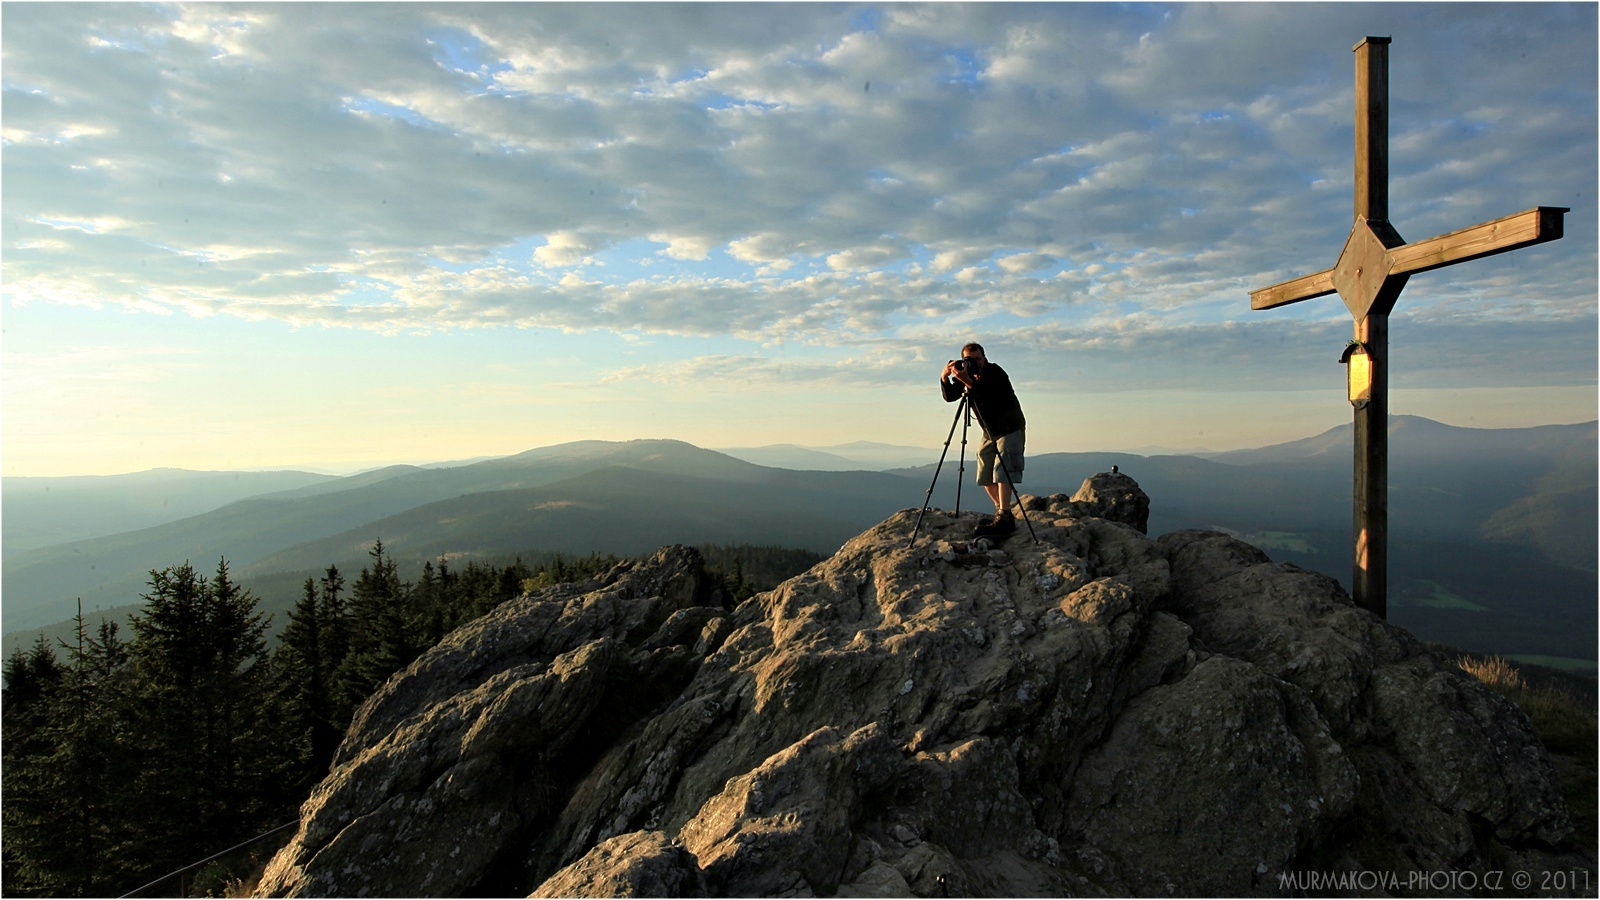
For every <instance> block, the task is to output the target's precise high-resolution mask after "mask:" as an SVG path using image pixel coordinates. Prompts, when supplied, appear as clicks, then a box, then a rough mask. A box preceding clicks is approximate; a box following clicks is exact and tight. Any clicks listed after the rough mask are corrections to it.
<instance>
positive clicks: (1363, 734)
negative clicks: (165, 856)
mask: <svg viewBox="0 0 1600 900" xmlns="http://www.w3.org/2000/svg"><path fill="white" fill-rule="evenodd" d="M1024 501H1025V505H1026V507H1027V511H1028V512H1027V521H1026V522H1023V521H1020V520H1019V522H1018V529H1017V531H1016V533H1015V534H1012V535H1010V536H1009V537H1007V538H1005V539H1003V540H1001V541H999V542H997V543H995V544H994V545H993V546H988V545H982V544H974V543H973V542H971V540H970V535H971V533H972V529H973V526H974V525H975V522H976V515H975V514H964V515H961V516H959V517H954V516H951V515H949V514H946V513H943V512H940V511H937V510H935V511H931V512H929V513H928V515H927V516H926V518H925V519H924V521H923V522H922V524H921V528H920V531H919V533H918V536H917V539H916V541H915V542H914V543H913V542H912V541H911V540H910V538H911V535H912V532H913V530H914V528H916V526H917V518H918V511H917V510H906V511H903V512H901V513H899V514H897V515H895V516H893V517H891V518H890V519H888V520H887V521H885V522H883V523H881V524H879V525H878V526H877V527H875V528H872V529H871V530H869V531H867V532H866V533H864V534H861V535H859V536H858V537H856V538H855V539H853V540H851V541H850V542H849V543H848V544H846V545H845V546H844V547H843V548H841V549H840V550H839V552H838V553H836V554H835V555H834V556H833V557H832V558H831V559H829V560H827V561H825V562H823V563H821V564H819V565H817V566H816V567H815V568H813V569H811V570H810V571H809V572H806V573H805V574H803V575H800V576H798V577H796V578H793V579H791V580H790V581H788V582H786V583H784V584H783V585H781V586H780V587H778V588H777V589H775V590H773V591H770V592H768V593H765V594H761V595H758V596H756V597H755V598H753V599H751V600H749V601H747V602H745V603H743V604H742V605H739V606H737V607H736V608H729V606H728V605H727V604H726V603H724V601H723V598H722V597H721V596H720V594H719V593H718V591H717V590H716V588H715V587H714V585H713V582H712V580H711V579H709V578H707V577H706V576H705V575H704V574H703V573H702V572H701V571H700V568H699V565H698V562H699V560H698V557H697V555H696V554H695V552H694V551H693V550H690V549H687V548H684V547H671V548H665V549H663V550H661V551H659V552H658V553H657V554H656V555H655V556H654V557H652V558H650V559H648V560H645V561H643V562H641V563H638V564H628V565H622V566H619V567H617V568H616V569H615V570H613V571H611V572H609V573H607V574H605V575H603V576H601V577H599V578H596V579H594V580H592V581H590V582H588V583H585V584H578V585H563V586H558V587H554V588H549V589H546V590H543V591H540V592H538V593H535V594H531V595H527V596H524V597H522V598H519V599H517V600H515V601H512V602H510V603H507V604H505V605H503V606H502V607H500V608H499V609H497V610H495V611H494V612H493V613H491V614H490V615H488V616H485V617H484V618H482V619H479V620H477V621H475V622H473V623H470V624H469V625H467V626H464V627H463V628H461V629H460V630H458V631H456V632H455V633H453V634H452V635H450V636H449V637H448V638H447V639H446V640H445V641H443V642H442V643H441V644H439V645H438V646H437V647H435V648H433V649H432V650H430V651H429V652H428V653H426V654H424V655H423V656H422V657H421V658H419V659H418V660H417V661H416V662H415V663H414V664H412V665H411V666H410V667H409V668H407V669H405V670H404V671H402V672H400V673H397V674H396V675H395V676H394V677H393V678H391V679H390V680H389V682H388V683H387V684H386V685H385V686H384V687H383V689H382V690H381V691H380V692H379V693H377V694H376V695H374V696H373V697H372V698H370V699H369V700H368V701H367V703H366V704H365V706H364V707H363V708H362V709H361V710H360V712H359V713H358V714H357V716H356V719H355V721H354V723H353V724H352V725H351V727H350V731H349V733H348V734H347V735H346V737H345V741H344V744H343V746H342V747H341V748H340V751H339V754H338V758H337V760H336V761H335V765H334V769H333V771H332V773H331V774H330V775H329V776H328V777H327V779H326V780H325V781H323V783H322V784H321V785H319V786H318V787H317V788H316V790H315V791H314V793H313V794H312V796H311V797H310V798H309V799H308V800H307V801H306V803H305V805H304V807H303V808H302V816H301V824H300V830H299V832H298V833H297V834H296V836H295V838H294V839H293V840H292V841H291V843H290V844H289V845H288V846H287V847H286V848H284V850H283V851H282V852H280V853H279V854H278V855H277V857H276V858H275V859H274V860H273V861H272V863H271V865H270V867H269V868H268V871H267V874H266V876H265V878H264V879H263V881H262V882H261V885H260V887H259V890H258V894H259V895H262V896H268V895H273V896H281V895H294V896H345V897H355V896H408V897H415V896H466V895H491V896H517V895H534V896H595V897H602V896H605V897H610V896H707V895H710V896H740V897H754V896H829V895H837V896H912V895H915V896H933V897H944V896H965V895H974V896H976V895H986V896H1011V897H1017V896H1066V895H1085V894H1087V895H1163V896H1165V895H1224V894H1226V895H1241V894H1279V893H1282V892H1283V884H1284V882H1283V881H1282V880H1281V879H1282V877H1283V876H1286V875H1287V874H1289V873H1295V872H1303V871H1308V870H1315V871H1319V872H1325V873H1326V872H1360V871H1382V872H1385V873H1399V875H1400V877H1401V878H1404V877H1405V873H1407V872H1411V871H1417V872H1431V871H1435V870H1441V869H1462V868H1472V867H1475V866H1476V867H1479V868H1486V867H1491V866H1498V867H1500V868H1504V867H1505V866H1506V861H1507V860H1508V859H1514V860H1516V861H1518V862H1519V864H1521V865H1523V866H1524V867H1533V866H1537V865H1539V864H1540V860H1541V859H1543V858H1544V857H1543V856H1541V854H1543V853H1544V852H1545V848H1547V847H1549V846H1551V845H1553V844H1555V843H1556V842H1559V841H1560V840H1561V839H1562V838H1563V837H1564V835H1565V834H1566V833H1567V831H1568V825H1567V822H1566V814H1565V811H1564V807H1563V805H1562V801H1561V798H1560V795H1559V792H1558V789H1557V787H1556V779H1555V777H1554V773H1553V770H1552V767H1551V764H1550V762H1549V760H1548V758H1547V757H1546V756H1545V754H1544V752H1543V750H1542V748H1541V747H1540V745H1539V743H1538V741H1537V740H1536V738H1535V737H1534V736H1533V734H1532V732H1531V731H1530V730H1529V728H1528V725H1527V722H1526V720H1525V718H1524V717H1523V716H1522V714H1521V713H1520V712H1518V711H1517V710H1516V709H1515V707H1513V706H1511V705H1510V704H1509V703H1508V702H1506V701H1504V700H1502V699H1501V698H1500V697H1498V696H1497V695H1495V694H1492V693H1490V692H1488V691H1487V690H1485V689H1483V688H1482V687H1480V686H1479V685H1478V684H1477V683H1476V682H1475V681H1472V680H1470V679H1468V678H1466V677H1464V676H1462V675H1461V674H1459V673H1458V672H1456V671H1455V670H1454V669H1453V668H1452V667H1450V666H1449V665H1447V664H1446V663H1444V662H1443V661H1441V660H1438V659H1436V658H1435V657H1434V656H1432V655H1430V654H1429V653H1428V652H1427V651H1426V649H1425V648H1424V647H1423V646H1422V645H1420V644H1419V643H1418V642H1417V641H1415V640H1414V639H1413V638H1411V637H1410V636H1409V635H1408V634H1406V633H1405V632H1404V631H1402V630H1401V629H1398V628H1395V627H1393V626H1390V625H1387V624H1385V623H1383V622H1380V621H1378V620H1376V619H1374V618H1373V617H1372V616H1371V615H1369V614H1368V613H1366V612H1364V611H1362V610H1359V609H1357V608H1355V607H1354V606H1353V605H1352V604H1351V602H1350V600H1349V598H1348V597H1347V596H1346V595H1345V594H1344V592H1343V591H1342V590H1341V589H1340V588H1339V586H1338V584H1337V583H1335V582H1334V581H1332V580H1330V579H1327V578H1325V577H1323V576H1320V575H1316V574H1313V573H1310V572H1306V571H1303V570H1301V569H1298V568H1295V567H1293V566H1288V565H1275V564H1273V563H1271V562H1270V561H1269V560H1268V559H1267V557H1266V556H1265V555H1264V554H1263V553H1261V552H1260V551H1259V550H1257V549H1255V548H1254V547H1251V546H1249V545H1246V544H1242V543H1240V542H1238V541H1235V540H1233V539H1231V538H1228V537H1226V536H1224V535H1220V534H1215V533H1210V532H1197V531H1196V532H1180V533H1175V534H1169V535H1166V536H1164V537H1161V538H1160V539H1159V540H1152V539H1150V538H1149V537H1147V536H1146V535H1145V534H1144V533H1143V529H1144V525H1145V522H1146V521H1147V518H1148V513H1149V498H1148V497H1146V496H1145V495H1144V493H1143V492H1142V491H1140V490H1139V488H1138V485H1137V484H1135V483H1134V482H1133V480H1132V479H1130V478H1128V477H1127V476H1126V475H1111V474H1105V475H1097V476H1095V477H1093V478H1091V479H1088V480H1087V481H1086V482H1085V485H1084V487H1083V489H1082V490H1080V491H1079V492H1078V493H1077V494H1075V495H1074V496H1073V497H1070V498H1069V497H1066V496H1064V495H1056V496H1054V497H1048V498H1041V497H1025V498H1024Z"/></svg>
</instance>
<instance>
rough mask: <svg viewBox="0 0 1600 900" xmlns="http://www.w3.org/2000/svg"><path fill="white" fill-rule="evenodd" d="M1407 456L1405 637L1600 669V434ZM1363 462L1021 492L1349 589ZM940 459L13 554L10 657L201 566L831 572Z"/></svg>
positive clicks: (1230, 460)
mask: <svg viewBox="0 0 1600 900" xmlns="http://www.w3.org/2000/svg"><path fill="white" fill-rule="evenodd" d="M1346 428H1347V427H1346ZM1392 434H1393V438H1392V440H1391V530H1392V541H1393V542H1394V547H1395V552H1394V556H1395V557H1396V562H1395V564H1394V571H1393V573H1392V588H1391V591H1392V593H1393V594H1395V595H1396V596H1395V598H1394V599H1393V600H1392V608H1393V610H1394V612H1393V613H1392V614H1393V615H1394V617H1395V618H1396V620H1397V621H1399V622H1400V623H1402V624H1406V625H1407V627H1411V628H1413V629H1414V630H1418V631H1419V633H1422V634H1424V635H1425V636H1427V635H1428V634H1430V629H1432V632H1431V633H1433V634H1435V635H1436V638H1435V639H1445V638H1446V637H1448V638H1449V639H1450V640H1453V641H1455V642H1457V643H1461V644H1470V643H1471V640H1476V638H1475V637H1474V636H1475V635H1483V634H1489V635H1490V636H1491V637H1493V638H1494V639H1495V640H1501V641H1502V642H1511V643H1510V644H1508V646H1515V647H1522V646H1524V645H1527V646H1532V647H1535V648H1537V649H1535V650H1522V651H1518V652H1526V653H1540V654H1552V655H1557V656H1563V657H1572V658H1578V659H1585V658H1592V656H1593V649H1592V648H1593V643H1594V639H1593V632H1594V629H1593V628H1592V627H1590V628H1588V629H1587V633H1585V632H1584V629H1583V627H1582V621H1573V622H1571V623H1569V621H1568V620H1569V618H1570V616H1569V611H1572V610H1576V612H1573V613H1571V614H1572V615H1578V616H1580V617H1581V616H1588V617H1589V619H1588V620H1591V621H1592V619H1593V615H1594V608H1593V607H1594V604H1593V597H1594V587H1593V585H1594V571H1595V550H1594V548H1595V527H1596V513H1595V509H1596V495H1597V491H1596V487H1595V469H1596V465H1595V459H1596V429H1595V423H1593V422H1590V423H1584V424H1581V425H1563V426H1548V427H1545V428H1539V429H1511V430H1506V431H1499V430H1485V429H1457V428H1454V427H1452V426H1446V425H1440V424H1439V423H1434V422H1429V421H1428V420H1420V419H1413V418H1410V417H1397V418H1396V420H1395V422H1394V424H1393V427H1392ZM885 446H886V445H876V446H867V447H860V446H856V447H854V450H855V452H858V453H868V454H871V453H879V454H882V457H883V458H886V457H887V456H888V455H889V454H890V453H897V452H911V451H916V448H903V447H902V448H887V449H885ZM851 448H852V445H840V447H838V448H835V449H839V450H841V451H849V450H850V449H851ZM916 452H918V453H922V451H916ZM840 458H841V459H842V458H843V457H840ZM1349 458H1350V450H1349V437H1348V431H1347V430H1342V429H1332V430H1330V431H1328V432H1325V433H1324V434H1321V435H1317V436H1314V437H1312V438H1308V439H1305V440H1304V441H1296V442H1289V443H1287V444H1282V445H1277V446H1274V447H1265V448H1260V449H1258V450H1251V451H1235V452H1233V453H1229V454H1223V455H1221V456H1220V457H1219V458H1217V459H1201V458H1198V457H1193V456H1154V457H1143V456H1138V455H1134V454H1117V453H1050V454H1039V455H1037V456H1035V457H1031V458H1030V459H1029V461H1028V467H1027V470H1026V472H1025V473H1024V478H1023V482H1022V484H1021V485H1020V487H1021V489H1022V490H1023V492H1025V493H1034V494H1039V495H1047V494H1052V493H1071V492H1072V491H1073V490H1075V489H1076V488H1077V486H1078V484H1079V483H1080V482H1081V481H1082V480H1083V478H1085V477H1087V476H1088V475H1090V474H1093V473H1095V472H1100V471H1107V470H1109V469H1110V468H1111V466H1112V465H1118V466H1120V467H1121V468H1122V470H1123V471H1125V472H1129V473H1131V474H1134V475H1135V477H1136V478H1137V479H1138V480H1139V482H1140V484H1141V485H1142V486H1144V488H1145V489H1146V490H1147V491H1148V493H1149V494H1150V496H1151V497H1152V498H1153V501H1154V503H1153V506H1152V509H1151V516H1150V527H1151V531H1152V533H1153V534H1160V533H1164V532H1167V531H1172V530H1177V529H1180V528H1196V527H1198V528H1209V529H1221V530H1226V531H1229V532H1230V533H1234V534H1237V535H1241V536H1243V537H1245V539H1246V540H1251V541H1252V542H1257V543H1259V545H1260V546H1263V547H1265V548H1267V549H1268V550H1269V552H1272V553H1273V554H1274V556H1275V557H1277V558H1282V559H1285V560H1288V561H1292V562H1296V563H1299V564H1301V565H1305V566H1308V567H1312V568H1317V569H1319V570H1320V571H1324V572H1326V573H1328V574H1330V575H1333V576H1334V577H1336V578H1340V579H1341V580H1347V579H1348V572H1349V563H1348V546H1349V503H1350V501H1349V496H1350V468H1349V466H1350V463H1349ZM937 459H938V454H937V453H934V454H927V455H925V458H924V459H923V460H922V461H921V462H920V463H919V464H917V465H914V466H911V467H906V468H899V469H891V470H887V471H869V470H865V469H862V468H854V469H848V470H826V469H812V470H808V471H802V470H796V469H790V468H780V467H774V466H764V465H757V464H755V463H751V462H748V461H744V460H740V459H736V458H734V457H733V456H731V455H728V454H726V453H721V452H717V451H712V450H705V449H702V448H699V447H695V446H693V445H691V444H687V443H684V442H681V441H667V440H639V441H629V442H605V441H579V442H573V443H568V444H560V445H555V446H550V447H541V448H536V449H533V450H529V451H526V452H524V453H519V454H516V455H513V456H506V457H498V458H492V459H488V460H483V461H480V462H475V463H468V464H463V465H457V466H450V467H446V468H426V467H419V466H393V467H389V468H386V469H381V470H376V471H373V472H366V473H362V474H359V475H353V476H348V477H345V478H327V477H312V478H309V479H306V481H305V483H301V484H297V485H294V486H289V487H288V488H287V489H281V490H273V491H270V492H266V493H262V494H259V495H256V496H252V497H246V498H242V499H238V500H234V501H233V502H231V503H229V504H227V505H225V506H222V507H220V508H217V509H213V510H211V511H209V512H206V513H203V514H200V515H196V516H191V517H188V518H185V519H181V520H179V521H175V522H168V523H165V524H162V525H158V526H154V527H150V528H143V529H137V530H133V531H127V532H123V533H119V534H114V535H106V536H98V537H95V536H86V537H83V538H81V539H77V540H73V541H70V542H67V543H62V544H56V545H53V546H49V547H41V548H34V549H28V550H13V549H12V548H10V547H9V546H8V547H7V548H6V552H5V555H4V614H5V627H6V631H7V635H8V636H7V644H8V646H11V645H12V644H14V643H15V640H16V639H15V638H14V637H13V635H15V634H17V633H19V632H18V630H19V629H29V628H38V627H41V626H44V625H49V624H50V623H54V622H59V621H61V620H63V619H66V618H68V617H70V616H71V614H72V612H73V611H74V609H75V606H76V600H77V598H79V597H81V598H83V600H84V605H85V608H86V609H89V610H94V609H97V608H99V609H108V608H112V607H121V606H126V605H128V604H134V603H137V602H138V598H139V596H140V594H141V593H142V592H143V590H144V589H145V582H146V580H147V578H148V574H149V572H150V570H151V569H153V568H162V567H165V566H168V565H173V564H177V563H181V562H184V561H190V562H193V563H194V564H195V565H196V566H197V567H200V568H202V569H206V568H210V567H212V566H214V565H215V563H216V561H217V559H219V558H222V557H226V558H227V559H228V561H229V563H230V565H231V566H232V568H233V570H234V572H235V574H236V575H240V576H245V577H247V578H248V579H263V578H267V577H268V576H273V575H274V574H275V573H283V574H284V575H285V576H289V575H292V574H293V573H295V572H313V571H320V570H321V569H323V568H325V567H326V566H327V565H329V564H337V565H339V566H340V567H341V568H344V569H348V570H350V571H352V572H353V571H356V570H359V567H360V565H362V564H363V562H364V560H365V556H366V551H367V549H369V548H370V546H371V544H372V542H373V541H374V540H375V539H379V538H381V539H382V540H383V541H384V543H385V545H386V546H387V547H388V548H389V549H390V550H391V552H393V553H395V554H396V556H397V558H401V559H404V560H415V561H416V564H417V565H419V566H420V561H421V560H422V559H427V558H438V557H440V556H449V557H450V558H462V557H466V558H473V557H483V556H485V555H489V556H493V555H495V554H506V555H509V554H516V553H521V552H526V551H530V550H534V549H538V550H540V551H546V552H548V551H555V550H560V551H562V552H565V553H569V554H586V553H589V552H595V551H598V552H609V553H619V554H634V553H641V552H648V551H650V550H653V549H654V548H655V547H657V546H660V545H662V544H667V543H686V544H696V543H756V544H778V545H782V546H791V547H796V548H801V549H807V550H811V551H814V552H818V553H831V552H832V551H833V550H834V549H836V548H837V547H838V546H839V543H840V542H841V541H843V540H845V539H846V538H848V537H849V536H850V535H853V534H856V533H858V532H859V531H860V530H861V529H862V528H864V527H867V526H870V525H871V524H873V523H875V522H878V521H881V520H882V519H883V518H885V517H886V516H888V515H890V514H892V513H894V512H895V511H896V510H900V509H905V508H908V507H909V508H915V507H919V506H921V505H922V503H923V501H924V499H925V498H926V497H927V492H928V487H929V483H930V479H931V478H932V476H933V472H934V468H935V463H936V461H937ZM959 468H960V465H959V463H958V460H957V459H956V458H955V454H954V452H952V453H951V454H950V456H949V458H947V459H946V461H945V464H944V468H943V469H942V470H941V472H940V476H939V479H938V483H937V485H936V489H935V490H934V492H933V496H932V498H931V503H932V505H933V506H934V507H936V508H939V509H952V508H954V507H955V506H956V505H957V497H956V493H957V490H958V488H959V490H960V491H961V494H960V506H961V508H962V509H967V510H974V509H977V510H981V509H984V508H985V507H986V505H987V500H986V499H984V498H983V497H982V493H981V491H980V490H979V489H978V488H977V487H976V486H975V485H973V484H972V483H971V481H972V477H973V473H972V461H971V460H970V458H969V459H967V460H966V471H965V473H961V472H959V471H958V470H959ZM274 486H278V485H274ZM6 514H7V516H6V518H7V525H8V528H9V527H11V526H12V525H13V524H22V525H25V524H26V523H13V522H12V521H11V519H12V516H13V515H14V514H15V510H14V509H13V508H11V507H10V506H9V505H8V506H7V508H6ZM1551 561H1554V562H1555V563H1559V565H1552V564H1551ZM302 577H303V576H302ZM279 580H280V581H283V580H285V579H283V578H280V579H279ZM246 583H249V581H248V580H247V582H246ZM1579 598H1583V599H1582V600H1581V602H1580V600H1579ZM290 600H292V598H290ZM272 602H273V603H282V604H284V605H285V606H286V604H287V602H289V601H287V600H281V599H278V598H274V599H273V601H272ZM1473 610H1484V611H1481V612H1473ZM1585 610H1586V611H1585ZM280 618H281V617H280ZM1422 622H1431V623H1432V624H1431V625H1428V626H1427V627H1423V626H1421V625H1419V624H1418V623H1422ZM1573 626H1576V627H1573ZM1479 646H1487V645H1484V644H1483V643H1482V642H1481V641H1480V643H1479ZM1490 649H1494V648H1492V647H1491V648H1490ZM1501 652H1510V651H1501Z"/></svg>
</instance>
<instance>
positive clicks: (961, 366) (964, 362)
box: [950, 357, 977, 372]
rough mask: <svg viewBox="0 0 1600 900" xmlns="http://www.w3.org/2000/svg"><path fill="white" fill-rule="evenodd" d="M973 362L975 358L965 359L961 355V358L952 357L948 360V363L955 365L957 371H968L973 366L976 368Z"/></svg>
mask: <svg viewBox="0 0 1600 900" xmlns="http://www.w3.org/2000/svg"><path fill="white" fill-rule="evenodd" d="M975 362H977V360H975V359H967V358H965V357H962V358H961V359H952V360H950V364H951V365H953V366H955V367H956V371H957V372H970V371H972V370H973V369H974V368H976V367H975V366H974V365H973V363H975Z"/></svg>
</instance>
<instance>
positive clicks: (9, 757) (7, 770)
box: [0, 635, 63, 896]
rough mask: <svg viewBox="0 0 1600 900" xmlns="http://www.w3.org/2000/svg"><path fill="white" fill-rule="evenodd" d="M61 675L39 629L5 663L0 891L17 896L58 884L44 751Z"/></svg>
mask: <svg viewBox="0 0 1600 900" xmlns="http://www.w3.org/2000/svg"><path fill="white" fill-rule="evenodd" d="M62 679H63V670H62V667H61V664H60V663H59V662H58V661H57V660H56V656H55V652H54V651H53V650H51V648H50V645H49V644H48V643H46V641H45V639H44V636H43V635H41V636H40V637H39V638H38V640H36V641H35V642H34V645H33V648H32V649H31V650H20V649H19V650H17V651H16V652H15V653H13V654H12V655H11V656H10V658H8V659H7V660H6V664H5V691H4V695H3V697H4V699H3V704H0V706H3V708H0V728H3V738H0V794H3V795H4V797H5V802H4V803H0V823H3V826H4V833H5V840H4V841H0V854H3V860H0V862H3V865H0V870H3V872H4V881H3V885H0V893H4V894H5V895H6V896H18V895H21V894H28V893H40V892H49V891H52V890H59V887H60V885H59V880H58V879H56V878H55V876H54V873H53V872H52V871H51V868H50V860H51V854H52V853H53V849H54V848H53V836H52V835H51V834H50V832H49V830H48V827H49V825H50V824H51V822H52V819H53V818H54V816H55V813H56V806H55V803H54V800H53V797H54V794H55V783H54V775H53V772H52V769H51V766H50V756H51V755H52V753H53V752H54V743H53V741H52V735H51V734H50V730H49V722H50V718H51V716H50V709H51V705H52V704H53V702H54V700H55V697H56V696H57V694H59V692H60V687H61V682H62Z"/></svg>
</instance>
